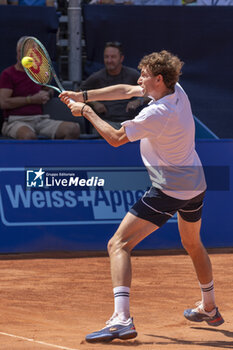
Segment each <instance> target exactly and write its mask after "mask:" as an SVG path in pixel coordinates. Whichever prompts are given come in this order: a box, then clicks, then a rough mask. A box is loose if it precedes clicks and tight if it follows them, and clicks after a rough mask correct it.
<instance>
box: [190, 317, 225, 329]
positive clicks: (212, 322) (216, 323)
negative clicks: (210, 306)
mask: <svg viewBox="0 0 233 350" xmlns="http://www.w3.org/2000/svg"><path fill="white" fill-rule="evenodd" d="M184 317H185V318H186V319H187V320H188V321H191V322H206V323H207V324H208V325H209V326H212V327H218V326H220V325H221V324H223V323H224V322H225V321H224V319H223V318H222V316H220V317H218V318H215V319H214V320H204V319H203V320H201V319H199V320H194V319H189V318H188V317H187V316H184Z"/></svg>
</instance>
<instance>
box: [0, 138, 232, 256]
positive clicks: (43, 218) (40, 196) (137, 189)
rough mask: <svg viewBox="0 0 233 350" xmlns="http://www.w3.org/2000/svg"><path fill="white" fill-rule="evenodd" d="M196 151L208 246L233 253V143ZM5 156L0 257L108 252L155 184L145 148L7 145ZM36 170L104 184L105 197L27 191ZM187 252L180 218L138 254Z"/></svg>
mask: <svg viewBox="0 0 233 350" xmlns="http://www.w3.org/2000/svg"><path fill="white" fill-rule="evenodd" d="M197 150H198V153H199V155H200V157H201V159H202V161H203V164H204V166H205V169H207V171H206V172H207V182H208V184H209V190H208V192H207V196H206V200H205V207H204V212H203V227H202V237H203V241H204V243H205V244H206V245H207V247H232V246H233V236H232V223H231V217H232V209H233V189H232V184H233V178H232V176H233V175H232V174H233V172H232V171H233V140H223V141H219V140H208V141H207V140H203V141H198V142H197ZM1 154H2V155H1V159H0V183H1V193H0V217H1V221H0V226H1V236H0V252H31V251H42V250H105V249H106V244H107V241H108V239H109V238H110V237H111V235H112V234H113V233H114V231H115V230H116V228H117V226H118V224H119V222H120V221H121V219H122V217H123V216H124V214H125V212H126V211H127V210H128V208H129V207H130V206H131V204H132V203H133V202H134V201H135V200H136V199H137V198H138V196H140V194H141V193H142V192H143V191H144V190H145V189H146V188H147V187H148V185H149V184H150V183H149V179H148V176H147V173H146V171H145V170H144V167H143V165H142V162H141V159H140V154H139V144H138V142H136V143H130V144H126V145H124V146H122V147H120V148H117V149H115V148H112V147H110V146H109V145H108V144H106V142H105V141H103V140H91V141H47V140H46V141H12V140H2V141H1ZM34 168H36V169H37V170H38V169H40V168H41V169H42V170H47V171H50V173H51V172H53V173H55V172H58V171H62V172H64V171H68V170H69V172H74V171H75V172H77V173H78V174H79V175H80V177H84V178H90V177H91V176H94V177H99V178H104V179H105V180H106V187H105V188H106V191H105V192H104V193H102V192H98V191H94V190H93V191H90V190H89V189H86V188H85V189H83V190H77V189H74V188H63V189H62V188H61V187H60V188H47V189H45V188H35V189H31V190H30V189H26V180H27V178H26V170H28V169H29V170H30V169H34ZM30 171H31V170H30ZM132 173H133V176H132ZM180 246H181V245H180V240H179V235H178V231H177V222H176V218H173V219H172V220H170V221H169V222H168V223H167V224H166V225H165V226H164V227H163V228H161V229H160V230H159V231H157V232H156V233H154V234H152V235H151V236H150V237H148V238H147V239H145V240H144V241H143V242H142V243H141V244H140V245H139V246H138V248H139V249H166V248H179V247H180Z"/></svg>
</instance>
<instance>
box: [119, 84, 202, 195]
mask: <svg viewBox="0 0 233 350" xmlns="http://www.w3.org/2000/svg"><path fill="white" fill-rule="evenodd" d="M122 125H123V126H124V127H125V131H126V135H127V137H128V139H129V140H130V141H137V140H141V143H140V150H141V156H142V160H143V162H144V164H145V166H146V168H147V170H148V173H149V176H150V179H151V181H152V185H153V186H154V187H157V188H159V189H160V190H161V191H163V192H164V193H165V194H167V195H168V196H171V197H175V198H178V199H191V198H193V197H195V196H197V195H198V194H200V193H201V192H203V191H204V190H205V189H206V182H205V176H204V171H203V168H202V165H201V161H200V159H199V157H198V155H197V153H196V151H195V141H194V140H195V123H194V120H193V115H192V111H191V106H190V102H189V99H188V97H187V95H186V93H185V91H184V90H183V89H182V87H181V86H180V85H179V84H176V86H175V92H174V93H173V94H171V95H166V96H165V97H163V98H161V99H160V100H158V101H154V100H153V101H151V102H150V103H149V105H148V106H147V107H145V108H144V109H143V110H142V111H141V112H140V113H139V114H138V115H137V116H136V117H135V118H134V119H133V120H127V121H125V122H123V123H122Z"/></svg>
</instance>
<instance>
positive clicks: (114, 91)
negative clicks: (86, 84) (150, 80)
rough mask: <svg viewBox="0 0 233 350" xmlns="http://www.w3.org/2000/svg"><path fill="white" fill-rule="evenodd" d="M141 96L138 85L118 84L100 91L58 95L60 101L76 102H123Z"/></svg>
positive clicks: (70, 92)
mask: <svg viewBox="0 0 233 350" xmlns="http://www.w3.org/2000/svg"><path fill="white" fill-rule="evenodd" d="M142 96H143V92H142V89H141V87H140V86H139V85H127V84H118V85H113V86H108V87H104V88H101V89H96V90H88V91H80V92H73V91H64V92H62V93H61V94H60V95H59V97H60V98H61V100H63V98H65V97H68V98H71V99H72V100H74V101H76V102H91V101H111V100H125V99H130V98H132V97H142Z"/></svg>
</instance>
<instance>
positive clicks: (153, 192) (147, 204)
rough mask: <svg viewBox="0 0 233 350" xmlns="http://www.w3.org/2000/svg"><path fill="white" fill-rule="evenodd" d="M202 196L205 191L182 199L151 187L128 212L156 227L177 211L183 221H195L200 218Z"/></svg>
mask: <svg viewBox="0 0 233 350" xmlns="http://www.w3.org/2000/svg"><path fill="white" fill-rule="evenodd" d="M204 196H205V191H204V192H202V193H201V194H199V195H198V196H196V197H194V198H192V199H188V200H182V199H177V198H173V197H170V196H167V195H166V194H165V193H163V192H162V191H160V190H159V189H158V188H155V187H151V188H150V189H149V191H147V192H146V193H145V194H144V196H143V197H142V198H140V199H139V200H138V201H137V202H136V203H135V204H134V205H133V206H132V208H131V209H130V210H129V212H130V213H132V214H133V215H135V216H138V217H139V218H141V219H144V220H147V221H150V222H153V224H155V225H157V226H158V227H161V226H163V225H164V224H165V223H166V222H167V221H168V220H169V219H170V218H171V217H172V216H173V215H174V214H175V213H176V212H177V211H178V213H179V214H180V216H181V217H182V218H183V219H184V220H185V221H188V222H196V221H198V220H199V219H200V218H201V214H202V207H203V199H204Z"/></svg>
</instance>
